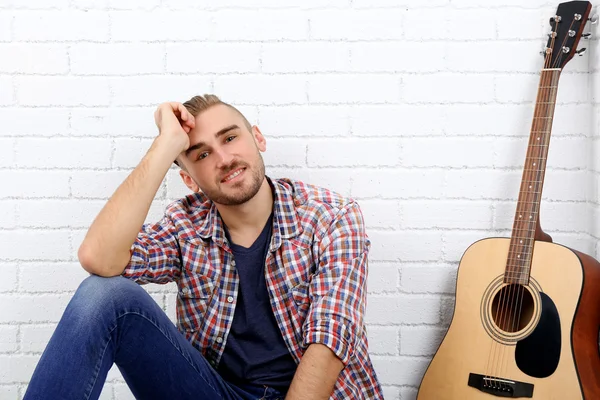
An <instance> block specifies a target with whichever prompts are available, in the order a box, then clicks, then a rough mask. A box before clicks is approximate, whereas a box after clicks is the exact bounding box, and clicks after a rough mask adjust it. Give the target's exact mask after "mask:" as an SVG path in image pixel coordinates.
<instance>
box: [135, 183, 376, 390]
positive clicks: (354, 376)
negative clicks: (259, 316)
mask: <svg viewBox="0 0 600 400" xmlns="http://www.w3.org/2000/svg"><path fill="white" fill-rule="evenodd" d="M267 179H268V181H269V184H270V185H271V188H272V190H273V193H274V198H275V202H274V206H273V207H274V217H273V235H272V237H271V242H270V245H269V252H268V255H267V259H266V265H265V279H266V282H267V287H268V290H269V296H270V298H271V307H272V309H273V313H274V315H275V318H276V320H277V323H278V325H279V328H280V330H281V334H282V336H283V338H284V340H285V342H286V344H287V347H288V349H289V351H290V353H291V354H292V356H293V357H294V359H295V360H296V362H298V363H299V362H300V359H301V358H302V354H303V353H304V351H305V350H306V348H307V347H308V345H309V344H311V343H322V344H324V345H326V346H327V347H329V348H330V349H331V350H332V351H333V352H334V353H335V354H336V355H337V356H338V357H339V358H340V360H341V361H342V362H343V363H344V366H345V367H344V369H343V370H342V372H341V373H340V376H339V378H338V380H337V382H336V385H335V388H334V392H333V393H332V396H331V399H340V400H341V399H383V394H382V390H381V387H380V384H379V382H378V380H377V376H376V374H375V370H374V368H373V365H372V363H371V359H370V357H369V354H368V342H367V334H366V329H365V325H364V313H365V306H366V279H367V264H368V263H367V255H368V252H369V249H370V241H369V239H368V237H367V234H366V232H365V228H364V222H363V216H362V213H361V211H360V208H359V206H358V204H357V203H356V202H354V201H352V200H349V199H345V198H343V197H341V196H340V195H338V194H336V193H334V192H331V191H329V190H326V189H323V188H319V187H316V186H312V185H308V184H305V183H302V182H299V181H293V180H289V179H278V180H271V179H270V178H267ZM123 275H124V276H125V277H127V278H130V279H133V280H135V281H136V282H138V283H139V284H145V283H167V282H171V281H175V282H177V285H178V291H179V294H178V296H177V327H178V329H179V330H180V331H181V332H182V333H183V334H184V335H185V336H186V337H187V339H188V340H189V341H190V342H191V343H192V345H193V346H194V347H196V348H197V349H198V350H199V351H200V352H202V354H203V355H204V356H205V357H206V359H207V360H208V361H209V362H210V363H211V364H212V365H213V366H216V365H217V364H218V363H219V360H220V359H221V355H222V353H223V350H224V349H225V344H226V343H227V335H228V333H229V329H230V327H231V324H232V321H233V315H234V310H235V305H236V299H237V292H238V275H237V273H236V269H235V260H234V259H233V254H232V252H231V249H230V247H229V244H228V242H227V239H226V237H225V233H224V231H223V225H222V221H221V218H219V216H218V214H217V208H216V207H215V205H214V203H212V202H211V201H210V200H208V199H207V198H206V197H205V196H204V195H203V194H201V193H194V194H191V195H189V196H186V197H185V198H183V199H180V200H178V201H176V202H174V203H172V204H171V205H169V207H167V209H166V212H165V216H164V217H163V218H162V220H160V221H159V222H157V223H155V224H146V225H144V226H143V227H142V230H141V231H140V233H139V235H138V238H137V240H136V242H135V243H134V244H133V246H132V256H131V261H130V262H129V265H128V266H127V268H126V269H125V271H124V272H123Z"/></svg>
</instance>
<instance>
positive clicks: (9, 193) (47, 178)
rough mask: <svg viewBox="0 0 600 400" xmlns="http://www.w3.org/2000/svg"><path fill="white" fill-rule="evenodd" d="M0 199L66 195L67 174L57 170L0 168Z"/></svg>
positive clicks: (67, 193)
mask: <svg viewBox="0 0 600 400" xmlns="http://www.w3.org/2000/svg"><path fill="white" fill-rule="evenodd" d="M0 182H4V183H5V184H4V185H0V199H1V198H6V197H18V198H23V197H67V196H68V195H69V175H68V174H67V173H64V172H58V171H22V170H17V171H9V170H4V171H3V170H0Z"/></svg>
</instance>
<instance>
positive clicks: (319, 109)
mask: <svg viewBox="0 0 600 400" xmlns="http://www.w3.org/2000/svg"><path fill="white" fill-rule="evenodd" d="M259 114H260V127H261V130H262V132H263V133H264V134H265V135H266V136H267V138H268V137H269V136H336V137H340V136H347V135H348V133H349V132H350V121H349V119H350V110H349V108H348V107H345V106H311V105H308V106H306V105H302V106H292V105H288V106H281V107H270V106H261V107H260V108H259ZM314 121H319V123H318V124H316V123H315V122H314Z"/></svg>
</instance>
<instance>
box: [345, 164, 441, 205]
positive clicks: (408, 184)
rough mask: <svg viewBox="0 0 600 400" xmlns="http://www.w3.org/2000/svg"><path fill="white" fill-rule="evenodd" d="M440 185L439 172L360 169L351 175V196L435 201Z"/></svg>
mask: <svg viewBox="0 0 600 400" xmlns="http://www.w3.org/2000/svg"><path fill="white" fill-rule="evenodd" d="M390 182H394V184H390ZM443 186H444V175H443V174H441V173H440V172H439V171H427V170H418V169H413V170H399V169H378V170H377V172H376V173H373V170H360V169H359V170H355V171H354V173H353V174H352V196H353V197H356V198H361V199H370V198H374V197H377V198H382V199H390V198H392V199H395V198H404V199H407V198H424V197H426V198H438V197H439V195H440V188H442V187H443Z"/></svg>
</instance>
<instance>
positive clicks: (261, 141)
mask: <svg viewBox="0 0 600 400" xmlns="http://www.w3.org/2000/svg"><path fill="white" fill-rule="evenodd" d="M252 136H254V141H256V147H258V149H259V150H260V151H262V152H265V151H267V139H265V137H264V136H263V134H262V132H261V131H260V129H259V128H258V126H256V125H252Z"/></svg>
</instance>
